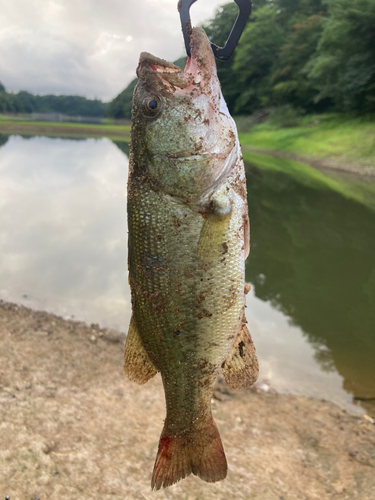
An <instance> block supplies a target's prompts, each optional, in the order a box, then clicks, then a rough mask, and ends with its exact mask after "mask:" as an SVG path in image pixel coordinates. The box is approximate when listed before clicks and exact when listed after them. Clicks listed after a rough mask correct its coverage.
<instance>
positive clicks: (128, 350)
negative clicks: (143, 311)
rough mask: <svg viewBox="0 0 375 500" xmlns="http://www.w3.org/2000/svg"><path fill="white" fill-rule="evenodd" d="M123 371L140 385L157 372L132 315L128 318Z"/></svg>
mask: <svg viewBox="0 0 375 500" xmlns="http://www.w3.org/2000/svg"><path fill="white" fill-rule="evenodd" d="M124 371H125V374H126V375H127V377H128V378H129V379H130V380H132V381H133V382H136V383H137V384H141V385H142V384H145V383H146V382H147V381H148V380H150V379H151V378H152V377H154V376H155V375H156V374H157V372H158V370H157V369H156V368H155V366H154V365H153V363H152V361H151V360H150V358H149V355H148V354H147V352H146V350H145V348H144V347H143V344H142V341H141V338H140V336H139V333H138V329H137V325H136V322H135V320H134V316H132V318H131V320H130V325H129V332H128V336H127V338H126V344H125V354H124Z"/></svg>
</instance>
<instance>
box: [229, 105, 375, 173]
mask: <svg viewBox="0 0 375 500" xmlns="http://www.w3.org/2000/svg"><path fill="white" fill-rule="evenodd" d="M299 120H300V123H299V124H298V125H296V126H291V127H277V126H275V125H272V122H270V121H267V122H265V123H262V124H260V125H255V126H253V127H252V128H251V129H250V130H249V131H246V126H245V127H244V125H243V124H242V125H241V121H240V120H239V121H238V125H239V130H240V131H241V130H242V131H243V130H245V132H242V133H240V134H239V138H240V143H241V146H242V149H243V151H244V152H245V153H246V152H248V153H260V154H265V155H269V156H273V157H277V158H287V159H291V160H295V161H299V162H302V163H305V164H307V165H309V166H311V167H314V168H316V169H319V170H327V169H328V170H339V171H343V172H350V173H353V174H357V175H361V176H368V177H375V147H374V144H375V122H374V121H371V120H370V119H364V118H363V119H359V118H350V117H347V116H344V115H343V116H341V115H338V114H337V115H334V114H332V115H313V116H311V115H310V116H305V117H303V118H300V119H299Z"/></svg>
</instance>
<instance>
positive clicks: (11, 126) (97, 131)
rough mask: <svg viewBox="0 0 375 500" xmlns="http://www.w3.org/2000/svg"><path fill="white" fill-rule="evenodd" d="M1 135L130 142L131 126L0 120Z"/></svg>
mask: <svg viewBox="0 0 375 500" xmlns="http://www.w3.org/2000/svg"><path fill="white" fill-rule="evenodd" d="M0 134H17V135H31V136H32V135H42V136H47V137H70V138H74V137H79V138H87V137H97V138H100V137H108V138H109V139H113V140H116V141H125V142H129V141H130V125H112V124H108V125H106V124H89V123H70V122H36V121H27V120H25V121H22V120H15V119H9V120H7V119H4V118H2V119H1V120H0Z"/></svg>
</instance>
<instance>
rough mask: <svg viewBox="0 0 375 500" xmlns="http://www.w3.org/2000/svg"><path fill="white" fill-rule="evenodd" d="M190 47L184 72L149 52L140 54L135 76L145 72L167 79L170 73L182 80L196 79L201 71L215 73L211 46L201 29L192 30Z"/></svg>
mask: <svg viewBox="0 0 375 500" xmlns="http://www.w3.org/2000/svg"><path fill="white" fill-rule="evenodd" d="M190 46H191V57H188V58H187V60H186V65H185V69H184V70H182V69H181V68H179V67H178V66H176V65H175V64H173V63H170V62H168V61H165V60H164V59H161V58H159V57H157V56H154V55H152V54H150V53H149V52H142V53H141V55H140V57H139V64H138V68H137V74H140V72H141V71H142V70H146V71H147V72H150V73H154V74H156V75H157V76H159V77H160V78H162V79H165V78H163V76H164V77H166V78H167V77H168V74H171V73H172V74H173V73H174V74H176V75H178V74H179V75H181V77H182V78H184V77H185V78H186V77H196V76H198V75H199V73H201V72H202V70H203V71H207V70H209V71H210V72H214V73H216V64H215V58H214V55H213V53H212V49H211V44H210V42H209V40H208V38H207V35H206V33H205V32H204V30H203V29H202V28H193V30H192V33H191V35H190Z"/></svg>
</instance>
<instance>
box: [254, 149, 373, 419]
mask: <svg viewBox="0 0 375 500" xmlns="http://www.w3.org/2000/svg"><path fill="white" fill-rule="evenodd" d="M245 159H246V160H247V163H246V170H247V180H248V203H249V212H250V214H251V238H252V246H251V259H249V261H248V265H247V268H246V279H247V281H249V282H251V283H253V285H254V293H255V296H256V297H258V298H259V299H261V300H263V301H269V302H270V303H271V304H272V306H273V307H274V308H276V309H278V310H280V311H282V312H283V313H284V314H285V315H287V316H288V317H289V318H290V321H291V323H292V324H294V325H296V326H298V327H300V328H301V330H302V331H303V335H304V336H306V338H307V340H308V342H309V343H310V344H312V345H313V346H322V345H323V346H325V347H326V349H323V350H322V349H321V348H319V349H317V350H316V353H315V359H316V360H317V362H318V363H319V365H320V367H321V369H322V370H323V371H334V370H336V371H337V372H338V373H339V374H340V375H341V376H342V377H343V388H344V389H345V390H346V391H347V392H349V393H351V394H353V396H354V398H361V400H363V402H362V405H363V406H365V407H366V406H368V407H369V411H370V412H371V413H374V408H373V407H372V404H375V399H373V398H375V209H374V207H375V203H374V202H375V195H374V196H372V193H374V184H371V183H369V181H367V182H365V181H363V180H360V179H354V180H353V179H348V178H347V177H345V176H343V177H342V178H341V179H340V176H339V175H338V174H335V176H334V178H332V176H330V175H328V174H324V173H322V172H318V171H316V170H313V169H312V168H311V169H310V167H307V166H301V168H298V167H299V166H298V164H296V163H295V162H290V161H288V160H284V159H283V160H278V159H276V158H272V159H271V158H264V157H261V156H260V155H245ZM312 383H313V382H312Z"/></svg>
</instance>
